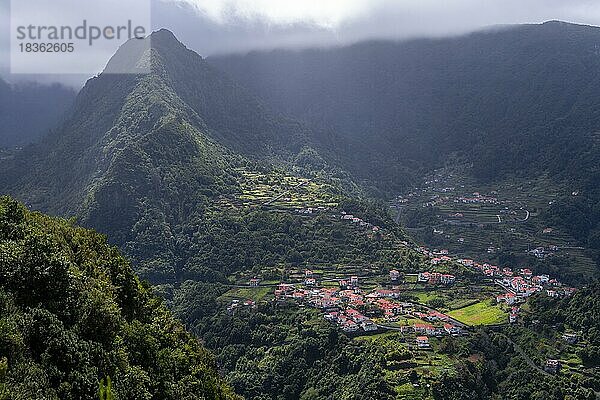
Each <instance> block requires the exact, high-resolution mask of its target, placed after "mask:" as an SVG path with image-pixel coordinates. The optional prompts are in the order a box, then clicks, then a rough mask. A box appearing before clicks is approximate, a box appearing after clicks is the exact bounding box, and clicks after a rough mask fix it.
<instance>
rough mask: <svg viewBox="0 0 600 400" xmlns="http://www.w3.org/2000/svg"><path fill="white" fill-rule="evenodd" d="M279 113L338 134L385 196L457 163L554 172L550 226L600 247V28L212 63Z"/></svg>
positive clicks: (483, 170)
mask: <svg viewBox="0 0 600 400" xmlns="http://www.w3.org/2000/svg"><path fill="white" fill-rule="evenodd" d="M209 61H210V62H211V63H212V64H213V65H215V66H217V67H219V68H221V69H222V70H224V71H227V72H228V73H229V74H230V75H231V76H232V77H234V78H235V79H237V80H238V81H240V82H241V83H243V84H244V85H246V86H247V87H249V88H250V89H252V90H253V91H255V92H256V93H257V94H258V95H259V96H260V97H261V98H264V99H265V101H267V102H268V103H269V104H270V105H271V106H273V107H278V108H279V109H280V110H282V111H284V112H286V113H288V114H290V115H292V116H295V117H297V118H299V119H302V120H304V121H306V122H307V123H310V124H312V125H313V126H320V127H327V128H328V129H331V130H334V131H336V132H337V134H338V137H339V138H341V140H342V141H343V142H344V145H346V146H348V150H347V151H346V152H345V153H344V155H343V156H344V161H345V163H346V164H345V165H346V167H347V168H349V169H350V170H351V171H352V172H353V173H354V174H356V175H357V176H361V177H363V178H365V179H367V180H368V181H369V182H373V184H374V185H376V186H378V187H379V189H381V190H383V191H384V192H387V193H388V194H396V193H397V192H398V191H399V190H402V189H403V188H406V184H407V180H408V181H409V182H410V179H407V177H408V178H410V177H411V176H412V177H415V176H418V174H419V172H421V171H423V170H431V169H432V168H435V167H438V166H440V165H443V164H444V163H445V162H446V161H448V160H449V158H450V157H452V158H453V159H454V157H456V156H458V158H459V159H460V160H462V161H463V162H467V163H471V164H472V165H473V168H472V170H471V171H472V174H473V175H475V177H477V178H478V179H479V180H480V181H482V182H490V181H494V180H502V179H504V178H506V177H507V176H514V175H520V176H525V177H536V176H539V175H541V174H545V173H548V174H549V176H550V177H551V178H552V179H554V181H555V182H561V183H562V182H564V184H565V186H569V187H571V188H572V191H574V192H575V191H576V192H577V193H578V196H577V197H573V196H571V191H568V195H567V196H565V198H563V199H560V200H559V201H556V202H554V204H553V205H552V207H551V208H550V209H549V210H548V214H547V215H546V217H547V218H548V220H549V223H554V224H557V226H563V227H565V228H566V230H567V231H569V232H570V233H571V234H572V235H574V236H575V237H577V238H578V239H579V240H580V242H581V243H582V244H584V245H585V246H589V247H591V248H595V249H597V250H598V249H600V242H599V240H598V237H600V234H599V233H598V232H600V231H599V228H600V226H599V225H598V222H599V221H600V216H599V215H598V210H599V209H600V208H599V207H598V204H599V203H600V202H599V200H600V192H599V189H598V184H597V182H598V179H599V178H600V175H599V174H600V170H599V168H598V165H600V148H599V145H598V144H599V142H598V132H599V131H600V111H599V110H600V98H599V97H598V96H597V95H596V94H597V93H598V92H599V91H600V75H599V74H598V71H599V70H600V29H599V28H597V27H590V26H582V25H573V24H568V23H562V22H548V23H544V24H541V25H521V26H507V27H499V28H495V29H489V30H487V31H482V32H476V33H473V34H469V35H465V36H460V37H454V38H442V39H419V40H410V41H404V42H386V41H380V42H368V43H361V44H356V45H353V46H349V47H343V48H334V49H320V50H301V51H291V50H290V51H286V50H277V51H271V52H254V53H250V54H247V55H241V56H238V55H233V56H226V57H218V58H213V59H210V60H209Z"/></svg>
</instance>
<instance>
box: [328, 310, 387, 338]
mask: <svg viewBox="0 0 600 400" xmlns="http://www.w3.org/2000/svg"><path fill="white" fill-rule="evenodd" d="M325 319H326V320H328V321H330V322H333V323H336V324H337V325H338V326H339V327H340V328H341V329H342V331H344V332H346V333H353V332H356V331H359V330H361V331H364V332H374V331H377V330H378V329H379V328H378V326H377V324H375V323H374V322H373V321H371V320H370V319H369V318H367V317H366V316H364V315H363V314H362V313H361V312H360V311H358V310H355V309H353V308H347V309H345V310H342V311H330V312H328V313H326V314H325Z"/></svg>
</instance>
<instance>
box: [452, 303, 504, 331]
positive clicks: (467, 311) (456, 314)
mask: <svg viewBox="0 0 600 400" xmlns="http://www.w3.org/2000/svg"><path fill="white" fill-rule="evenodd" d="M448 315H449V316H451V317H452V318H455V319H456V320H458V321H460V322H462V323H463V324H466V325H470V326H478V325H495V324H502V323H505V322H506V321H507V316H506V312H504V310H502V308H501V307H500V306H497V305H492V304H491V301H490V300H487V301H481V302H479V303H475V304H472V305H470V306H467V307H463V308H459V309H458V310H453V311H450V312H449V313H448Z"/></svg>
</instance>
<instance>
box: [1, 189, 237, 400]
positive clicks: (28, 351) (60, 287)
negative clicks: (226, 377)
mask: <svg viewBox="0 0 600 400" xmlns="http://www.w3.org/2000/svg"><path fill="white" fill-rule="evenodd" d="M215 368H216V366H215V363H214V360H213V358H212V356H211V355H210V354H209V353H208V352H207V351H206V350H205V349H204V348H203V347H202V346H201V345H200V343H199V341H198V340H197V339H196V338H194V337H193V336H191V335H190V334H189V333H187V332H186V331H185V329H184V327H183V326H182V325H181V323H179V322H178V321H176V320H175V319H174V318H173V317H172V316H171V314H170V313H169V311H167V309H166V308H165V307H164V306H163V305H162V303H161V300H159V299H157V298H156V297H155V296H154V295H153V294H152V292H151V290H150V288H149V287H148V286H147V285H145V284H142V283H141V282H140V281H139V280H138V279H137V278H136V277H135V275H134V273H133V271H132V270H131V268H130V267H129V264H128V262H127V261H126V260H125V259H124V258H123V257H122V256H121V255H120V254H119V252H118V251H117V249H116V248H114V247H111V246H108V245H107V244H106V241H105V238H104V237H103V236H101V235H99V234H97V233H95V232H93V231H89V230H86V229H82V228H77V227H75V226H73V225H72V223H71V222H69V221H65V220H59V219H53V218H50V217H47V216H45V215H42V214H38V213H31V212H29V211H27V210H26V209H25V208H24V207H23V206H22V205H21V204H19V203H17V202H16V201H14V200H11V199H9V198H6V197H2V198H0V398H2V399H34V398H35V399H59V398H60V399H97V398H98V388H99V386H100V381H101V380H102V381H103V382H106V380H109V381H110V379H112V383H111V386H112V393H113V394H114V395H115V398H122V399H201V398H202V399H203V398H210V399H228V398H234V396H233V395H232V394H231V391H230V390H229V388H228V387H227V386H226V385H225V384H224V383H223V382H222V381H221V379H220V377H219V376H218V374H217V372H216V369H215ZM105 394H106V393H105Z"/></svg>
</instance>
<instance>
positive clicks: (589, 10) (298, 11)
mask: <svg viewBox="0 0 600 400" xmlns="http://www.w3.org/2000/svg"><path fill="white" fill-rule="evenodd" d="M150 1H152V2H153V26H154V28H156V29H158V28H162V27H165V28H168V29H170V30H172V31H173V32H174V33H175V34H176V35H177V36H178V38H179V39H180V40H182V41H183V42H184V43H185V44H186V45H187V46H188V47H190V48H192V49H193V50H195V51H197V52H198V53H200V54H201V55H204V56H210V55H214V54H224V53H233V52H248V51H251V50H259V49H271V48H280V47H286V48H289V47H293V48H297V47H315V46H320V47H322V46H336V45H344V44H349V43H354V42H358V41H363V40H369V39H379V38H381V39H406V38H413V37H422V36H427V37H440V36H448V35H458V34H463V33H467V32H471V31H474V30H478V29H481V28H484V27H488V26H493V25H503V24H520V23H540V22H544V21H547V20H563V21H568V22H575V23H582V24H590V25H600V1H597V0H569V1H565V0H527V1H523V0H452V1H449V0H302V1H300V0H150ZM6 3H7V2H6V1H5V2H0V26H2V27H3V30H2V32H1V34H0V56H1V58H0V60H1V62H0V73H1V74H2V75H3V76H5V77H6V75H7V70H8V65H9V62H8V56H7V49H8V45H9V37H8V35H9V28H8V27H9V25H10V24H9V19H8V7H7V4H6ZM58 11H59V10H58ZM32 12H33V10H32ZM102 67H103V66H99V67H98V68H99V70H101V68H102ZM10 78H11V80H15V79H16V78H19V77H15V76H11V77H10ZM20 78H22V79H23V78H24V79H28V78H31V77H20ZM65 78H69V77H62V76H52V77H44V78H43V79H44V80H62V81H65ZM36 79H42V78H40V77H36ZM67 80H68V79H67ZM81 81H82V77H70V83H73V82H81Z"/></svg>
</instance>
